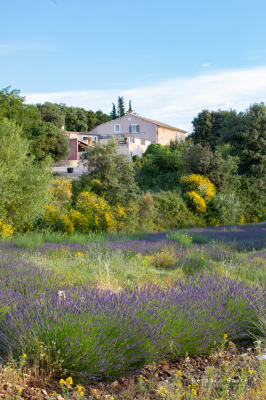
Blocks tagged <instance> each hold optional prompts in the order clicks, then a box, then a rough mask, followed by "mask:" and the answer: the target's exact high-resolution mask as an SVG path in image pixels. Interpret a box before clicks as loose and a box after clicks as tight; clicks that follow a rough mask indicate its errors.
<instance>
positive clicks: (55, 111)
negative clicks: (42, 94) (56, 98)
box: [36, 102, 65, 128]
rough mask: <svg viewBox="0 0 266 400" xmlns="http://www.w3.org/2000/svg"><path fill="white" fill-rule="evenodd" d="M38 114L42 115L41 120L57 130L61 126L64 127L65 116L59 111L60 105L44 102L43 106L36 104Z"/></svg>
mask: <svg viewBox="0 0 266 400" xmlns="http://www.w3.org/2000/svg"><path fill="white" fill-rule="evenodd" d="M36 106H37V107H38V109H39V110H40V113H41V115H42V119H43V120H44V121H45V122H51V123H52V124H54V125H55V126H56V127H57V128H61V126H62V125H65V115H64V113H63V111H62V110H61V109H60V105H58V104H54V103H50V102H45V103H44V104H39V103H38V104H36Z"/></svg>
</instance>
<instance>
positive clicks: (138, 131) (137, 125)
mask: <svg viewBox="0 0 266 400" xmlns="http://www.w3.org/2000/svg"><path fill="white" fill-rule="evenodd" d="M137 132H138V133H139V125H137Z"/></svg>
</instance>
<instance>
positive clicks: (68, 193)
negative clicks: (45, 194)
mask: <svg viewBox="0 0 266 400" xmlns="http://www.w3.org/2000/svg"><path fill="white" fill-rule="evenodd" d="M52 193H53V197H54V199H55V200H56V201H58V202H59V203H61V204H64V203H67V202H69V201H70V200H71V197H72V182H71V181H70V180H68V179H65V178H57V179H54V181H53V183H52Z"/></svg>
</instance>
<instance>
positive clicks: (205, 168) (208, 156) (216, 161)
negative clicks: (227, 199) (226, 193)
mask: <svg viewBox="0 0 266 400" xmlns="http://www.w3.org/2000/svg"><path fill="white" fill-rule="evenodd" d="M187 163H188V166H189V169H190V171H191V172H192V173H193V174H200V175H204V176H206V177H208V178H209V179H210V181H211V182H212V183H213V184H214V185H215V187H216V188H217V190H218V191H221V190H223V189H224V188H225V186H226V179H227V176H226V174H225V162H224V160H223V159H222V156H221V154H220V153H218V152H216V153H213V152H212V150H211V148H210V146H209V145H208V144H206V145H204V146H202V144H201V143H200V144H196V145H192V146H191V147H190V148H189V150H188V152H187Z"/></svg>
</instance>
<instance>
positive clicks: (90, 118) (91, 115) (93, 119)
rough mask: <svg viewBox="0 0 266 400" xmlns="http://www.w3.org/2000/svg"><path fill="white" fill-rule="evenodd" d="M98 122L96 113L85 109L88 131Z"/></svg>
mask: <svg viewBox="0 0 266 400" xmlns="http://www.w3.org/2000/svg"><path fill="white" fill-rule="evenodd" d="M97 123H98V118H97V115H96V114H95V112H94V111H92V110H90V111H87V124H88V131H91V130H92V129H93V128H95V126H96V125H97Z"/></svg>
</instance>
